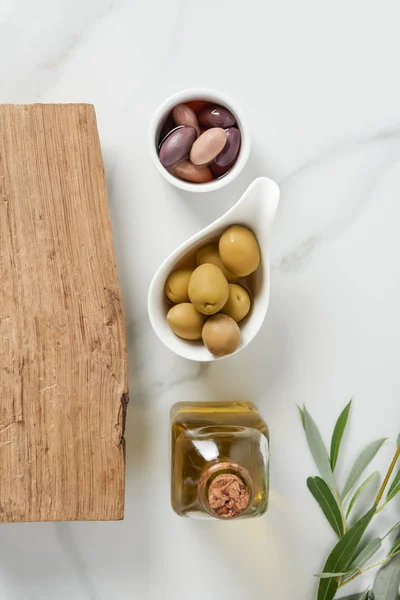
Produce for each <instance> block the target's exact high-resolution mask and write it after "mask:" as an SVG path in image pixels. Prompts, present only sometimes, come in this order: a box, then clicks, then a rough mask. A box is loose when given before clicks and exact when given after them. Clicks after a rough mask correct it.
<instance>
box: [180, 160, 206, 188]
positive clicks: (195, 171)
mask: <svg viewBox="0 0 400 600" xmlns="http://www.w3.org/2000/svg"><path fill="white" fill-rule="evenodd" d="M171 173H172V174H173V175H175V177H180V179H184V180H185V181H191V182H192V183H206V182H207V181H211V180H212V178H213V176H212V173H211V171H210V169H209V168H208V167H206V166H205V165H202V166H200V167H198V166H197V165H194V164H193V163H191V162H190V160H181V161H180V162H178V163H176V165H174V166H173V167H171Z"/></svg>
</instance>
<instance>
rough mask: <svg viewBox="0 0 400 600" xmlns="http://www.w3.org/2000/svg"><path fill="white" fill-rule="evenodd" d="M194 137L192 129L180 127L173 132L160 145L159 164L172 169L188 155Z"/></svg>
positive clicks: (194, 131)
mask: <svg viewBox="0 0 400 600" xmlns="http://www.w3.org/2000/svg"><path fill="white" fill-rule="evenodd" d="M224 133H225V132H224ZM225 136H226V134H225ZM196 137H197V133H196V130H195V129H194V128H193V127H180V128H179V129H176V130H175V131H173V132H172V133H171V134H170V135H169V136H168V137H167V138H166V139H165V140H164V142H163V143H162V145H161V148H160V161H161V164H163V165H164V167H172V165H174V164H175V163H177V162H179V161H180V160H182V159H183V158H185V157H186V156H187V155H188V154H189V151H190V148H191V147H192V144H193V142H194V141H195V139H196Z"/></svg>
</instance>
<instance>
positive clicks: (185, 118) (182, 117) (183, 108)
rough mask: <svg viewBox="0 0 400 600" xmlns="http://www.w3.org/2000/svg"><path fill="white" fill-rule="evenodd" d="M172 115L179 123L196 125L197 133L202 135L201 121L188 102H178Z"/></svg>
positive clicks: (186, 125) (189, 125) (187, 125)
mask: <svg viewBox="0 0 400 600" xmlns="http://www.w3.org/2000/svg"><path fill="white" fill-rule="evenodd" d="M172 116H173V118H174V121H175V123H176V124H177V125H184V126H185V127H194V129H195V130H196V133H197V135H198V136H199V135H200V128H199V122H198V120H197V117H196V113H195V112H194V111H193V110H192V109H191V108H190V107H189V106H187V105H186V104H177V105H176V106H175V107H174V109H173V111H172Z"/></svg>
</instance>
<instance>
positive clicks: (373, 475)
mask: <svg viewBox="0 0 400 600" xmlns="http://www.w3.org/2000/svg"><path fill="white" fill-rule="evenodd" d="M378 476H379V473H378V471H374V472H373V473H372V475H370V476H369V477H367V479H366V480H365V481H364V482H363V483H362V484H361V485H360V487H359V488H357V490H356V492H355V494H354V496H353V497H352V499H351V501H350V504H349V508H348V509H347V513H346V518H348V516H349V514H350V513H351V509H352V508H353V506H354V503H355V501H356V500H357V498H358V496H359V495H360V494H361V493H362V492H363V491H364V490H365V488H366V487H367V486H368V485H369V484H370V483H372V481H373V480H374V479H376V477H378Z"/></svg>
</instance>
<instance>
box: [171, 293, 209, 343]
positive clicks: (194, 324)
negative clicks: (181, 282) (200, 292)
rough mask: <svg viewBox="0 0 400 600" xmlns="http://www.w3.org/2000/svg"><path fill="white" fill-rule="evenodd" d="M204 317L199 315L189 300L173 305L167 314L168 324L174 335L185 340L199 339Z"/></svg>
mask: <svg viewBox="0 0 400 600" xmlns="http://www.w3.org/2000/svg"><path fill="white" fill-rule="evenodd" d="M205 320H206V317H205V316H204V315H201V314H200V313H199V312H198V311H197V310H196V309H195V307H194V306H193V304H190V302H182V303H181V304H177V305H176V306H173V307H172V308H171V309H170V310H169V311H168V315H167V321H168V325H169V326H170V327H171V329H172V331H173V332H174V333H175V335H177V336H179V337H181V338H183V339H185V340H200V339H201V332H202V329H203V325H204V322H205Z"/></svg>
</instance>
